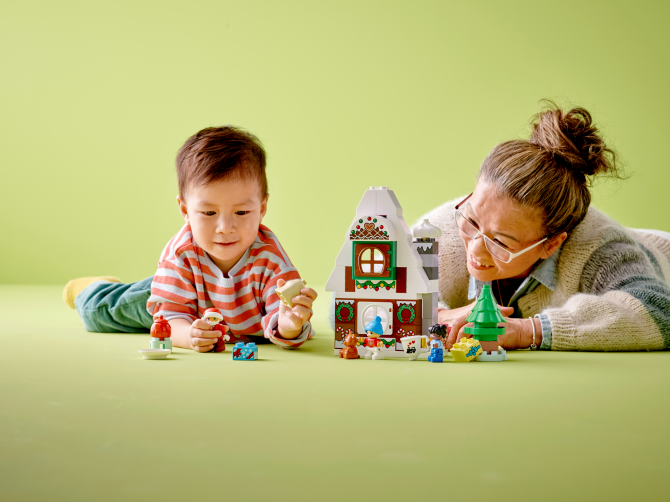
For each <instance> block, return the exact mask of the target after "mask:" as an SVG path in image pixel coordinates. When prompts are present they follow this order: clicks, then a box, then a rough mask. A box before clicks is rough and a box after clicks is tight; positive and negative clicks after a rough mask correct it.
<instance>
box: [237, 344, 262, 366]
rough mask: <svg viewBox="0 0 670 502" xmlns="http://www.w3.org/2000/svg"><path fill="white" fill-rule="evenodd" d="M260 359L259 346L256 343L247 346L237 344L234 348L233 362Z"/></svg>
mask: <svg viewBox="0 0 670 502" xmlns="http://www.w3.org/2000/svg"><path fill="white" fill-rule="evenodd" d="M257 359H258V346H257V345H256V344H255V343H254V342H249V343H247V344H246V345H245V343H244V342H237V343H236V344H235V345H234V346H233V361H256V360H257Z"/></svg>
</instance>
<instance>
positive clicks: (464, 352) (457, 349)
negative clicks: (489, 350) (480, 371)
mask: <svg viewBox="0 0 670 502" xmlns="http://www.w3.org/2000/svg"><path fill="white" fill-rule="evenodd" d="M481 353H482V346H481V344H480V343H479V341H478V340H475V339H474V338H461V341H460V342H457V343H455V344H454V346H453V347H451V355H452V357H453V358H454V362H455V363H468V362H470V361H473V360H474V359H475V358H476V357H477V356H478V355H480V354H481Z"/></svg>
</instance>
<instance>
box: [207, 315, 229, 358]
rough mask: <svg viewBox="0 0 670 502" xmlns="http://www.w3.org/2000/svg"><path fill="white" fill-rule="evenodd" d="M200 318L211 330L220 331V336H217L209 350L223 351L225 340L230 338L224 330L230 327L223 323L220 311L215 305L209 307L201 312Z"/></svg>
mask: <svg viewBox="0 0 670 502" xmlns="http://www.w3.org/2000/svg"><path fill="white" fill-rule="evenodd" d="M202 318H203V319H204V320H205V322H206V323H207V324H209V325H210V326H211V327H212V330H214V331H220V332H221V336H220V337H219V338H217V340H216V345H215V346H214V348H213V349H212V350H211V352H225V350H226V341H228V340H230V336H228V335H226V332H227V331H228V330H229V329H230V328H228V326H226V325H225V324H224V323H223V315H221V311H220V310H219V309H217V308H215V307H212V308H209V309H207V310H205V312H203V314H202ZM224 340H225V341H224Z"/></svg>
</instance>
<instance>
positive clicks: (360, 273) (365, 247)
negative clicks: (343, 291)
mask: <svg viewBox="0 0 670 502" xmlns="http://www.w3.org/2000/svg"><path fill="white" fill-rule="evenodd" d="M354 256H355V257H356V258H355V267H354V268H355V271H354V273H355V275H356V276H357V277H389V276H390V275H391V246H390V245H388V244H367V243H366V244H356V247H355V249H354ZM373 317H374V316H373Z"/></svg>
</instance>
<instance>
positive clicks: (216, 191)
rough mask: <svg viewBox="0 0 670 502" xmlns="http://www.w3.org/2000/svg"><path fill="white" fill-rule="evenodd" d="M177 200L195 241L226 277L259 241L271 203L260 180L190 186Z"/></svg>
mask: <svg viewBox="0 0 670 502" xmlns="http://www.w3.org/2000/svg"><path fill="white" fill-rule="evenodd" d="M177 201H178V202H179V211H180V212H181V214H182V216H183V217H184V220H186V223H188V224H189V225H191V231H192V232H193V238H194V239H195V241H196V242H197V243H198V245H199V246H200V247H202V249H204V250H205V251H206V252H207V254H208V255H209V256H210V257H211V258H212V261H214V263H216V265H217V266H218V267H219V268H220V269H221V271H222V272H223V273H224V274H227V273H228V272H229V271H230V269H231V268H233V266H235V264H236V263H237V262H238V261H239V259H240V258H241V257H242V255H243V254H244V253H245V251H246V250H247V249H248V248H249V246H251V244H253V242H254V241H255V240H256V235H257V234H258V226H259V225H260V224H261V221H262V220H263V216H265V212H266V211H267V203H268V201H267V196H265V197H264V198H262V197H261V194H260V190H259V187H258V182H257V181H256V180H253V179H250V180H245V179H235V178H233V179H224V180H221V181H217V182H214V183H210V184H209V185H204V186H195V187H189V188H188V192H187V193H186V195H185V197H184V198H182V197H181V196H178V197H177Z"/></svg>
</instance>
